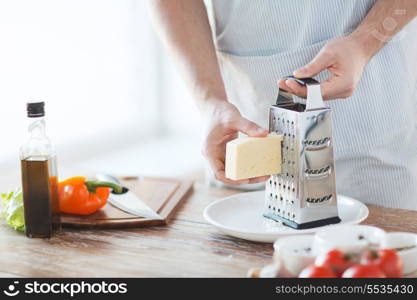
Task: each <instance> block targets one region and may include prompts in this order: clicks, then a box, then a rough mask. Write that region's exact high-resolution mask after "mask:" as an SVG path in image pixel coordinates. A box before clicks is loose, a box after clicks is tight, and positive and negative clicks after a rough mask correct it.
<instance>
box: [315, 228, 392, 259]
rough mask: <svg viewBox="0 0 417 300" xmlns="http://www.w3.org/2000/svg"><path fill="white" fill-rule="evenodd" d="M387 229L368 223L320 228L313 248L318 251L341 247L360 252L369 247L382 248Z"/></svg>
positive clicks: (352, 251)
mask: <svg viewBox="0 0 417 300" xmlns="http://www.w3.org/2000/svg"><path fill="white" fill-rule="evenodd" d="M385 235H386V233H385V231H384V230H382V229H380V228H377V227H374V226H367V225H341V226H334V227H328V228H326V229H323V230H320V231H318V232H317V233H316V235H315V236H314V241H313V248H314V249H315V251H316V252H317V253H323V252H327V251H330V250H332V249H336V248H337V249H339V250H341V251H344V252H347V253H356V254H360V253H362V252H363V251H365V250H368V249H369V248H374V249H377V248H380V245H381V243H382V241H383V240H384V239H385Z"/></svg>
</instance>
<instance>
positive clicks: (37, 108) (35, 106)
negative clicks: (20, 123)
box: [26, 102, 45, 118]
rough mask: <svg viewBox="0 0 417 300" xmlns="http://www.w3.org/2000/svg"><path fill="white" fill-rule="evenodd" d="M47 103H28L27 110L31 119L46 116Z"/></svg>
mask: <svg viewBox="0 0 417 300" xmlns="http://www.w3.org/2000/svg"><path fill="white" fill-rule="evenodd" d="M44 108H45V102H28V103H27V104H26V109H27V112H28V117H29V118H38V117H43V116H45V109H44Z"/></svg>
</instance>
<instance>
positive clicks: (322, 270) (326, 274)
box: [298, 265, 337, 278]
mask: <svg viewBox="0 0 417 300" xmlns="http://www.w3.org/2000/svg"><path fill="white" fill-rule="evenodd" d="M298 277H299V278H336V277H337V275H336V274H335V273H334V272H333V271H332V270H331V269H330V268H328V267H323V266H314V265H311V266H308V267H305V268H304V269H303V270H302V271H301V273H300V275H299V276H298Z"/></svg>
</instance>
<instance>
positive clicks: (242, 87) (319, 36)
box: [206, 0, 417, 210]
mask: <svg viewBox="0 0 417 300" xmlns="http://www.w3.org/2000/svg"><path fill="white" fill-rule="evenodd" d="M375 2H376V0H314V1H313V0H292V1H281V0H262V1H260V0H228V1H225V0H207V1H206V6H207V8H208V11H209V16H210V24H211V26H212V31H213V35H214V41H215V46H216V49H217V54H218V59H219V62H220V67H221V71H222V76H223V80H224V84H225V87H226V91H227V95H228V98H229V101H230V102H231V103H233V104H235V105H236V106H237V107H238V108H239V110H240V111H241V113H242V115H243V116H245V117H246V118H248V119H249V120H252V121H254V122H257V123H258V124H259V125H261V126H264V127H267V126H268V124H267V123H268V111H269V106H270V105H271V104H273V103H274V101H275V99H276V96H277V84H276V82H277V80H278V79H279V78H281V77H283V76H285V75H290V74H292V72H293V71H294V70H295V69H297V68H299V67H301V66H303V65H305V64H306V63H308V62H309V61H310V60H311V59H312V58H313V57H314V56H315V55H316V54H317V53H318V52H319V51H320V49H321V48H322V47H323V46H324V45H325V44H326V43H327V42H328V41H329V40H330V39H333V38H335V37H340V36H343V35H346V34H349V33H351V32H352V31H353V30H354V29H355V28H356V27H357V25H358V24H359V23H360V22H361V20H362V19H363V18H364V17H365V16H366V14H367V12H368V11H369V9H370V8H371V7H372V6H373V4H374V3H375ZM416 49H417V22H416V20H414V21H413V22H411V23H410V24H408V25H407V26H406V27H405V28H404V29H403V30H402V31H401V32H400V33H398V34H397V35H396V37H395V38H394V39H393V40H392V41H391V42H390V43H388V44H387V45H385V47H384V48H382V49H381V50H380V51H379V52H378V53H377V54H376V55H375V56H374V57H373V58H372V60H371V61H370V62H369V64H368V65H367V66H366V68H365V70H364V73H363V76H362V79H361V81H360V82H359V85H358V86H357V89H356V91H355V93H354V95H353V96H352V97H350V98H348V99H335V100H332V101H328V102H327V104H328V105H329V106H330V107H331V108H332V109H333V134H334V141H335V144H334V146H335V149H334V151H335V159H336V176H337V190H338V193H340V194H344V195H347V196H351V197H353V198H356V199H358V200H361V201H363V202H365V203H369V204H376V205H382V206H387V207H396V208H406V209H413V210H417V118H416V117H417V50H416ZM348 59H349V58H348ZM328 75H329V74H328V73H327V71H325V72H322V73H321V74H319V75H318V76H317V79H318V80H320V81H322V80H324V79H325V78H326V77H327V76H328Z"/></svg>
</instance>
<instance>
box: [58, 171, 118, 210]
mask: <svg viewBox="0 0 417 300" xmlns="http://www.w3.org/2000/svg"><path fill="white" fill-rule="evenodd" d="M110 188H112V189H113V190H114V191H115V192H116V193H120V192H121V191H122V187H121V186H119V185H117V184H114V183H111V182H103V181H87V180H86V179H85V177H82V176H77V177H72V178H69V179H67V180H64V181H61V182H60V183H59V184H58V195H59V208H60V211H61V212H64V213H68V214H77V215H89V214H92V213H94V212H96V211H98V210H99V209H100V208H102V207H103V206H104V205H106V203H107V199H108V198H109V194H110Z"/></svg>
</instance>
